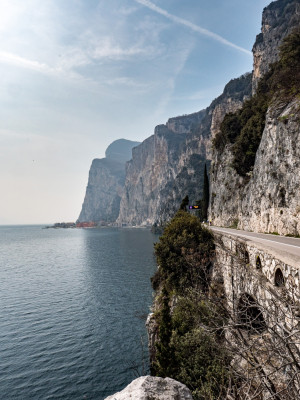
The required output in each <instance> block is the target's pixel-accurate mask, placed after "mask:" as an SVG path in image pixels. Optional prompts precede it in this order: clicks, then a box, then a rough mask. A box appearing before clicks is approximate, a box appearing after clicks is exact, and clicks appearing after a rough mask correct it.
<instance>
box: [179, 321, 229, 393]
mask: <svg viewBox="0 0 300 400" xmlns="http://www.w3.org/2000/svg"><path fill="white" fill-rule="evenodd" d="M172 346H173V347H174V349H175V352H174V356H175V359H176V361H177V373H176V374H175V375H173V377H174V378H175V379H177V380H179V381H181V382H184V383H185V384H186V385H187V386H188V387H189V388H190V389H191V391H192V394H193V398H194V400H208V399H211V400H213V399H219V398H222V395H224V393H225V390H226V387H227V383H228V365H227V357H226V355H225V352H224V349H223V347H222V346H220V344H219V343H218V342H217V341H216V340H215V338H214V337H213V336H212V335H211V334H208V333H207V332H205V331H204V329H201V328H197V329H193V330H190V331H189V332H187V333H186V334H185V335H184V336H180V335H179V334H178V333H174V334H173V336H172Z"/></svg>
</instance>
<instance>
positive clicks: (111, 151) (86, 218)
mask: <svg viewBox="0 0 300 400" xmlns="http://www.w3.org/2000/svg"><path fill="white" fill-rule="evenodd" d="M139 143H140V142H134V141H131V140H126V139H118V140H115V141H114V142H113V143H111V144H110V145H109V146H108V148H107V149H106V152H105V155H106V158H102V159H97V158H96V159H95V160H93V162H92V165H91V168H90V172H89V180H88V185H87V188H86V194H85V198H84V202H83V204H82V209H81V212H80V215H79V217H78V220H77V222H91V221H93V222H97V223H111V222H114V221H115V220H116V219H117V217H118V215H119V209H120V200H121V196H122V191H123V187H124V182H125V163H126V161H128V160H129V159H130V158H131V151H132V148H133V147H135V146H137V145H139Z"/></svg>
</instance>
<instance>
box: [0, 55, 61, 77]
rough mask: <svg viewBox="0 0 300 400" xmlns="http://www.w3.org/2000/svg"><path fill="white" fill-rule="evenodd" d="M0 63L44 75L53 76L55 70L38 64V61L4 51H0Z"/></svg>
mask: <svg viewBox="0 0 300 400" xmlns="http://www.w3.org/2000/svg"><path fill="white" fill-rule="evenodd" d="M0 63H5V64H10V65H14V66H17V67H22V68H26V69H31V70H34V71H37V72H41V73H44V74H47V75H49V74H54V72H55V70H54V69H53V68H51V67H49V66H48V65H46V64H43V63H40V62H38V61H34V60H29V59H27V58H24V57H21V56H19V55H17V54H12V53H8V52H5V51H0Z"/></svg>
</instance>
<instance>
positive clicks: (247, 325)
mask: <svg viewBox="0 0 300 400" xmlns="http://www.w3.org/2000/svg"><path fill="white" fill-rule="evenodd" d="M237 313H238V315H237V317H238V323H239V325H240V327H241V328H242V329H244V330H247V331H249V332H251V331H254V332H262V331H264V330H265V328H266V322H265V319H264V316H263V313H262V310H261V308H260V306H259V305H258V304H257V302H256V300H255V299H254V297H252V296H251V295H250V294H248V293H244V294H242V295H241V296H240V299H239V302H238V308H237Z"/></svg>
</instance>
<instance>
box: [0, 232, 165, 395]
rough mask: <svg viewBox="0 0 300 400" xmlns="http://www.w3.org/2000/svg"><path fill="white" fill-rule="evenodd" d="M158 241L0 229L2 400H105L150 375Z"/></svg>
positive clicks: (129, 235) (136, 235)
mask: <svg viewBox="0 0 300 400" xmlns="http://www.w3.org/2000/svg"><path fill="white" fill-rule="evenodd" d="M156 239H157V236H155V235H153V234H151V233H150V232H149V231H147V230H142V229H122V230H119V229H113V228H104V229H42V227H41V226H18V227H17V226H13V227H3V226H2V227H0V398H1V399H5V400H10V399H14V400H44V399H70V400H71V399H72V400H76V399H85V400H94V399H97V400H102V399H104V398H105V397H106V396H108V395H110V394H113V393H115V392H116V391H119V390H121V389H122V388H124V387H125V386H126V385H127V384H128V383H129V382H131V380H132V379H134V378H136V377H137V376H138V375H137V374H145V373H147V372H148V358H147V357H148V354H147V333H146V330H145V320H144V319H143V315H145V314H147V313H148V311H149V307H150V305H151V303H152V290H151V285H150V277H151V276H152V275H153V273H154V272H155V268H156V266H155V260H154V256H153V243H154V241H155V240H156ZM142 343H144V345H142Z"/></svg>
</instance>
